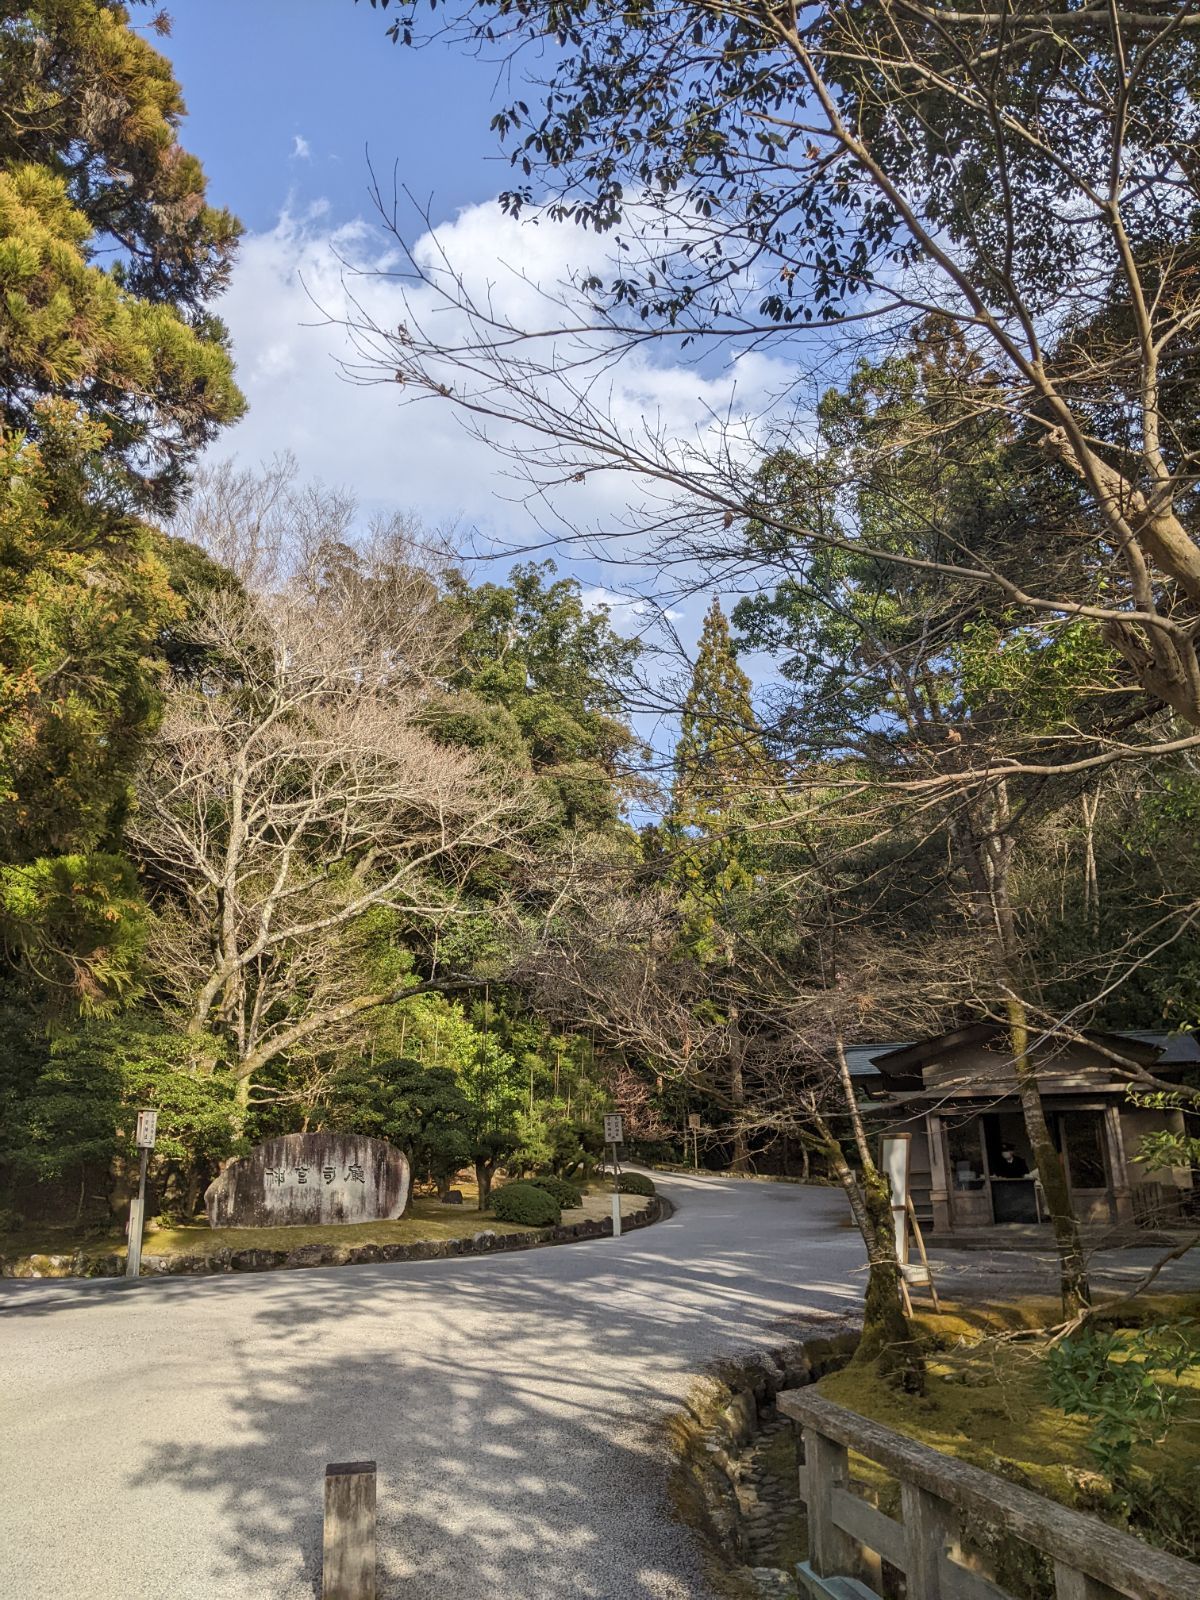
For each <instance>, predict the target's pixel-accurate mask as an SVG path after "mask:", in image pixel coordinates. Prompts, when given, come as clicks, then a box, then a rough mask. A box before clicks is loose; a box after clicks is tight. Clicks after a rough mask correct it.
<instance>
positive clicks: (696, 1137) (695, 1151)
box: [683, 1111, 700, 1172]
mask: <svg viewBox="0 0 1200 1600" xmlns="http://www.w3.org/2000/svg"><path fill="white" fill-rule="evenodd" d="M687 1131H688V1135H689V1137H690V1138H691V1141H692V1170H693V1171H694V1172H699V1171H700V1113H699V1112H698V1111H689V1112H688V1119H687ZM683 1153H684V1155H685V1156H686V1155H687V1142H686V1140H685V1141H684V1147H683Z"/></svg>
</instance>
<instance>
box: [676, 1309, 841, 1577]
mask: <svg viewBox="0 0 1200 1600" xmlns="http://www.w3.org/2000/svg"><path fill="white" fill-rule="evenodd" d="M858 1338H859V1334H858V1328H857V1326H856V1325H855V1324H852V1323H849V1322H841V1321H831V1322H830V1323H829V1324H828V1326H824V1325H823V1326H822V1327H821V1329H820V1331H817V1330H816V1329H814V1331H813V1333H812V1335H811V1336H808V1337H805V1338H803V1339H796V1340H793V1341H791V1342H789V1343H788V1344H785V1345H782V1346H780V1347H779V1348H777V1349H775V1350H772V1351H770V1352H767V1353H765V1354H761V1355H753V1356H746V1357H742V1358H738V1359H733V1360H727V1361H723V1362H720V1363H717V1364H716V1365H714V1367H713V1368H712V1369H711V1370H710V1372H709V1373H708V1374H707V1375H706V1377H705V1378H704V1379H702V1380H701V1381H700V1382H699V1383H698V1384H697V1385H696V1388H695V1390H694V1391H693V1394H692V1397H691V1400H690V1403H689V1406H688V1409H687V1411H686V1412H685V1413H681V1414H680V1415H679V1416H677V1417H676V1418H674V1419H672V1425H671V1431H672V1434H673V1438H674V1443H675V1447H676V1452H677V1457H678V1466H677V1469H676V1477H675V1482H674V1484H673V1490H674V1494H673V1498H674V1500H675V1503H676V1505H677V1508H678V1509H679V1511H680V1514H681V1515H682V1516H683V1517H684V1519H685V1520H686V1521H688V1522H690V1523H691V1524H692V1525H693V1526H694V1527H695V1528H696V1529H697V1531H698V1532H699V1533H700V1534H701V1536H702V1538H703V1539H704V1540H705V1543H706V1544H707V1546H708V1549H709V1553H710V1557H711V1558H712V1560H713V1561H714V1562H715V1564H716V1565H717V1566H718V1567H719V1568H720V1572H719V1574H718V1577H719V1580H720V1587H722V1588H723V1589H725V1591H726V1592H727V1593H729V1594H731V1595H737V1596H745V1597H747V1600H750V1597H764V1600H765V1597H770V1600H774V1597H785V1596H794V1595H795V1593H796V1587H795V1580H794V1577H793V1575H792V1573H791V1572H790V1571H788V1570H787V1568H786V1567H783V1566H778V1565H775V1563H776V1562H777V1561H778V1560H779V1551H780V1545H781V1542H786V1539H785V1537H784V1536H785V1535H787V1534H789V1533H790V1531H791V1530H792V1528H793V1526H794V1524H795V1522H796V1519H798V1518H802V1516H803V1510H802V1507H801V1504H800V1497H799V1488H798V1484H797V1483H796V1481H795V1479H794V1478H793V1479H792V1480H791V1482H790V1483H783V1484H780V1483H778V1482H777V1481H775V1480H774V1479H773V1477H772V1476H771V1475H769V1474H767V1473H765V1472H764V1471H763V1470H762V1467H761V1460H762V1454H763V1451H764V1448H765V1447H768V1446H769V1445H770V1443H771V1442H772V1441H774V1440H775V1439H777V1438H778V1437H779V1435H780V1434H783V1433H785V1432H788V1431H789V1430H790V1427H791V1424H790V1423H788V1422H787V1421H786V1420H785V1419H783V1418H781V1417H780V1416H778V1415H777V1413H776V1409H775V1397H776V1395H778V1394H779V1393H780V1392H781V1391H783V1390H785V1389H799V1388H802V1387H804V1386H805V1385H806V1384H810V1383H815V1382H816V1380H817V1379H818V1378H820V1377H823V1376H824V1375H825V1373H827V1372H833V1371H835V1370H836V1369H837V1368H839V1367H843V1366H845V1364H846V1363H847V1361H849V1359H850V1357H851V1355H852V1354H853V1353H854V1350H855V1349H856V1348H857V1345H858Z"/></svg>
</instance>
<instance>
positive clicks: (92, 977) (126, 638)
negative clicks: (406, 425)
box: [0, 0, 244, 1005]
mask: <svg viewBox="0 0 1200 1600" xmlns="http://www.w3.org/2000/svg"><path fill="white" fill-rule="evenodd" d="M0 102H2V103H3V105H4V112H5V114H4V118H3V126H2V127H0V935H2V937H3V939H4V943H5V945H6V947H7V949H8V950H9V952H10V953H12V954H14V955H15V956H16V957H17V959H18V987H27V988H28V990H29V991H30V992H31V993H33V994H34V995H36V997H37V998H39V999H42V998H45V996H46V995H47V994H48V993H49V994H51V995H52V996H54V997H55V998H56V999H60V1000H61V999H62V998H64V997H66V998H68V999H69V1000H70V1001H71V1002H72V1003H80V1002H83V1003H86V1004H90V1005H97V1004H101V1003H103V1002H105V1001H106V1000H109V999H111V998H113V997H115V996H116V995H119V994H121V993H123V992H125V991H126V990H127V989H128V987H129V984H130V982H131V978H132V964H133V961H134V958H135V957H136V953H137V949H138V947H139V945H140V912H139V909H138V897H137V893H136V884H135V882H134V877H133V873H132V870H131V869H130V868H129V866H128V864H127V863H126V862H125V860H124V858H123V856H122V855H121V838H120V834H121V824H122V819H123V816H124V814H125V812H126V810H127V807H128V799H129V782H130V776H131V773H132V771H133V769H134V767H135V764H136V761H137V759H138V756H139V753H140V750H141V747H142V744H143V741H144V739H145V737H146V735H147V734H148V733H149V732H150V730H151V729H152V728H153V726H154V723H155V720H156V718H157V715H158V703H159V694H158V682H157V679H158V674H159V667H158V660H157V658H158V656H159V654H160V647H162V646H164V645H165V643H166V642H167V640H168V638H169V630H170V628H171V627H172V626H173V625H174V624H176V623H177V622H178V621H179V620H180V618H181V615H182V612H181V609H180V606H179V603H178V602H177V600H176V598H175V596H174V595H173V594H172V590H171V585H170V578H169V573H168V568H167V566H166V565H165V564H164V562H163V561H162V560H161V554H162V550H163V541H162V540H161V539H160V537H159V536H158V535H157V534H155V533H154V532H153V531H152V530H151V529H150V528H148V527H147V526H146V525H145V524H144V523H142V522H141V521H139V520H138V518H139V514H145V513H147V512H151V511H155V510H160V509H164V508H166V507H169V506H170V505H171V503H172V502H173V500H174V499H175V497H176V496H177V494H178V493H179V491H180V489H181V488H182V486H183V485H184V483H185V482H186V475H187V471H188V467H189V464H190V463H191V461H192V460H193V458H194V456H195V454H196V452H197V451H198V450H199V449H201V448H202V447H203V446H204V445H205V444H206V443H207V441H208V440H210V439H211V438H212V437H213V436H214V434H215V433H216V431H217V430H218V429H219V428H220V427H221V426H222V425H224V424H227V423H229V422H231V421H233V420H235V419H236V418H237V417H238V416H239V415H240V414H241V411H242V409H243V406H244V402H243V400H242V397H241V395H240V394H239V392H238V390H237V387H236V386H235V384H234V381H233V367H232V361H231V359H230V355H229V351H228V348H227V338H226V334H225V330H224V328H223V327H222V325H221V323H220V322H219V321H218V320H217V319H216V318H215V317H214V316H213V315H212V314H211V311H210V308H209V302H210V300H211V298H212V296H213V295H215V294H216V293H218V292H219V291H220V290H221V289H222V288H223V287H224V285H225V282H226V279H227V277H228V272H229V267H230V262H231V259H232V251H233V247H234V244H235V242H236V239H237V235H238V231H239V229H238V225H237V223H236V222H235V221H234V219H233V218H232V217H230V216H229V215H228V213H226V212H224V211H218V210H215V209H213V208H212V207H210V206H208V205H207V204H206V202H205V196H204V174H203V172H202V170H201V167H200V164H199V163H198V162H197V161H196V160H195V158H194V157H192V156H190V155H189V154H188V153H187V152H186V151H185V150H183V149H182V148H181V147H180V145H179V143H178V140H177V137H176V135H177V129H178V126H179V122H180V120H181V118H182V116H183V112H184V106H183V101H182V98H181V95H180V91H179V86H178V85H177V84H176V82H175V80H174V77H173V75H172V72H171V68H170V64H169V62H168V61H166V59H165V58H164V57H163V56H161V55H160V54H159V53H158V52H157V51H156V50H154V49H153V47H152V46H151V45H150V44H149V43H148V42H147V40H146V39H144V38H143V37H142V36H141V34H140V33H139V32H138V31H136V30H135V29H134V28H133V27H131V26H130V22H129V15H128V13H127V11H126V10H125V9H124V8H123V7H121V6H120V5H117V4H114V3H112V0H36V3H30V0H0ZM72 905H77V906H78V907H79V908H80V915H79V916H78V917H76V918H74V919H73V918H72V917H71V915H70V914H69V912H70V907H71V906H72Z"/></svg>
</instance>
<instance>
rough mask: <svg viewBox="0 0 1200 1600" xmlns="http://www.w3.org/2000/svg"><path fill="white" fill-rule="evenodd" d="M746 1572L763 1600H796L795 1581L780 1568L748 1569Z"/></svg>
mask: <svg viewBox="0 0 1200 1600" xmlns="http://www.w3.org/2000/svg"><path fill="white" fill-rule="evenodd" d="M747 1570H748V1572H749V1574H750V1578H751V1581H752V1582H753V1583H754V1585H755V1587H756V1588H757V1590H758V1592H759V1594H760V1595H762V1597H763V1600H796V1584H795V1580H794V1579H793V1578H792V1577H791V1576H790V1575H789V1574H788V1573H786V1572H785V1571H784V1570H783V1568H782V1567H749V1568H748V1569H747Z"/></svg>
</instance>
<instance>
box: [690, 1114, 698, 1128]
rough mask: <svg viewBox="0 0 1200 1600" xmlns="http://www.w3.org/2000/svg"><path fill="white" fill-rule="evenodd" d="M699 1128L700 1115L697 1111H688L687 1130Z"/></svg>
mask: <svg viewBox="0 0 1200 1600" xmlns="http://www.w3.org/2000/svg"><path fill="white" fill-rule="evenodd" d="M699 1126H700V1113H699V1112H698V1111H690V1112H689V1113H688V1127H689V1128H698V1127H699Z"/></svg>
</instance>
